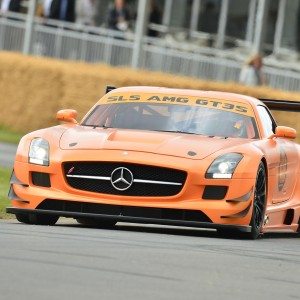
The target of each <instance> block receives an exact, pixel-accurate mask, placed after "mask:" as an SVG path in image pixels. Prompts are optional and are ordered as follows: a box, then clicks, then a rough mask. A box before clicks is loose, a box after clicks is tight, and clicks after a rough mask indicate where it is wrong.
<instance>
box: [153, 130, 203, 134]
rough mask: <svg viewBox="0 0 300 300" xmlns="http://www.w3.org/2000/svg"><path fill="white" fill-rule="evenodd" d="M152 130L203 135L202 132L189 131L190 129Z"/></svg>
mask: <svg viewBox="0 0 300 300" xmlns="http://www.w3.org/2000/svg"><path fill="white" fill-rule="evenodd" d="M151 131H157V132H173V133H184V134H196V135H203V134H200V133H195V132H188V131H181V130H151Z"/></svg>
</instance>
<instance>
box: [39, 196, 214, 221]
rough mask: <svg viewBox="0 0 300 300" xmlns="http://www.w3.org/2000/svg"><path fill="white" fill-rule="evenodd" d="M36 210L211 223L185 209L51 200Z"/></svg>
mask: <svg viewBox="0 0 300 300" xmlns="http://www.w3.org/2000/svg"><path fill="white" fill-rule="evenodd" d="M37 209H40V210H50V211H63V212H74V213H90V214H96V215H97V214H98V215H107V216H116V217H118V216H124V217H136V218H152V219H159V220H177V221H194V222H208V223H211V222H212V221H211V219H210V218H209V217H208V216H207V215H206V214H205V213H203V212H202V211H199V210H187V209H171V208H154V207H138V206H123V205H109V204H97V203H86V202H76V201H64V200H52V199H47V200H44V201H43V202H42V203H41V204H39V206H38V207H37Z"/></svg>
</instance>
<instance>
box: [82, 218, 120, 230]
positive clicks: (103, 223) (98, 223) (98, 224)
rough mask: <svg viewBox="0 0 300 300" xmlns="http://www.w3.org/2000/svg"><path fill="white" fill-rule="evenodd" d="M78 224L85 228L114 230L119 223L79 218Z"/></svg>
mask: <svg viewBox="0 0 300 300" xmlns="http://www.w3.org/2000/svg"><path fill="white" fill-rule="evenodd" d="M76 221H77V223H79V224H81V225H84V226H91V227H98V228H113V227H114V226H115V225H116V224H117V221H114V220H102V219H100V220H99V219H92V218H78V219H76Z"/></svg>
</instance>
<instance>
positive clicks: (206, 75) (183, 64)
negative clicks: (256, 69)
mask: <svg viewBox="0 0 300 300" xmlns="http://www.w3.org/2000/svg"><path fill="white" fill-rule="evenodd" d="M25 21H26V15H22V14H13V13H9V14H6V15H1V14H0V50H8V51H20V52H21V51H22V49H23V43H24V34H25ZM133 38H134V35H133V33H132V32H129V33H122V32H118V31H113V30H109V29H106V28H101V27H100V28H99V27H88V26H85V27H82V26H78V25H76V24H73V23H67V22H60V21H53V20H45V19H41V18H35V19H34V24H33V34H32V37H31V47H30V51H29V52H30V54H33V55H39V56H48V57H55V58H59V59H71V60H81V61H86V62H104V63H107V64H110V65H124V66H131V63H132V55H133V47H134V42H133ZM224 53H225V54H226V56H225V54H224ZM228 56H230V57H228ZM242 63H243V62H242V61H241V57H240V56H239V57H235V55H234V53H232V55H230V53H228V50H227V51H226V52H224V51H221V50H220V51H219V50H217V49H214V51H211V53H209V51H208V48H207V47H200V46H197V45H193V44H192V43H189V42H185V41H183V42H182V43H180V42H178V43H176V44H174V45H172V43H170V41H166V39H163V38H147V37H145V38H144V40H143V48H142V52H141V57H140V61H139V67H140V68H144V69H149V70H154V71H162V72H167V73H174V74H177V75H186V76H193V77H197V78H201V79H207V80H218V81H233V82H237V81H238V79H239V73H240V69H241V65H242ZM264 72H265V75H266V77H267V81H268V84H269V85H270V86H271V87H273V88H279V89H284V90H290V91H299V90H300V74H299V73H298V72H295V71H290V70H287V69H282V68H278V67H275V66H274V67H273V66H266V67H265V69H264Z"/></svg>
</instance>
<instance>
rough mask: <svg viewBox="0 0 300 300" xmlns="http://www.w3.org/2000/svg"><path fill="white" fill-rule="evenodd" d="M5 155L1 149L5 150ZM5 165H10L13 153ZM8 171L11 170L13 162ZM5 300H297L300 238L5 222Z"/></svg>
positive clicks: (0, 288) (1, 285) (1, 294)
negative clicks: (242, 237)
mask: <svg viewBox="0 0 300 300" xmlns="http://www.w3.org/2000/svg"><path fill="white" fill-rule="evenodd" d="M0 149H3V148H1V147H0ZM7 153H8V154H7V155H6V156H5V158H4V156H3V153H2V152H1V150H0V164H1V165H3V164H4V161H6V163H9V160H8V157H9V156H10V157H11V156H12V157H13V156H14V154H13V153H11V152H10V151H8V152H7ZM10 165H11V163H10ZM0 270H1V276H0V299H1V300H6V299H33V300H35V299H51V300H52V299H97V300H99V299H256V300H257V299H272V300H276V299H280V300H282V299H300V239H299V235H298V236H297V235H294V234H283V233H282V234H279V233H277V234H266V235H264V237H263V238H261V239H258V240H256V241H249V240H239V239H225V238H222V237H220V236H218V235H217V233H216V232H215V231H208V230H199V229H189V228H174V227H167V226H153V225H147V226H146V225H138V224H135V225H133V224H125V223H119V224H118V225H117V226H116V227H115V229H111V230H109V229H99V228H89V227H84V226H82V225H78V224H77V223H76V222H75V221H74V220H72V219H61V220H60V221H59V222H58V224H57V225H56V226H52V227H50V226H34V225H24V224H20V223H18V222H17V221H15V220H2V221H1V220H0Z"/></svg>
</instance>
